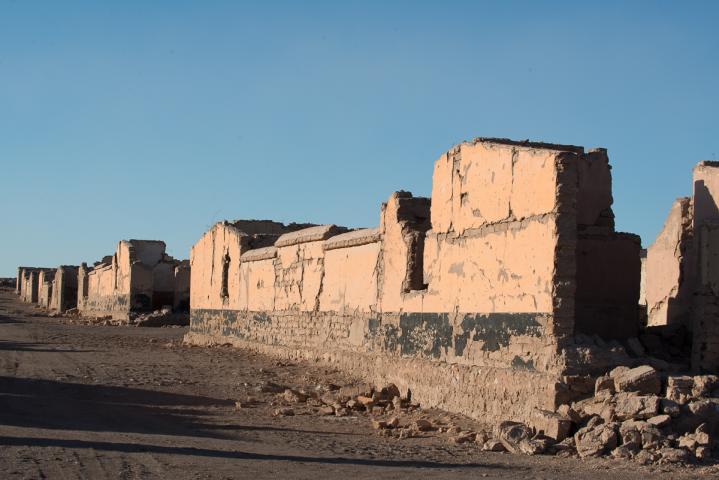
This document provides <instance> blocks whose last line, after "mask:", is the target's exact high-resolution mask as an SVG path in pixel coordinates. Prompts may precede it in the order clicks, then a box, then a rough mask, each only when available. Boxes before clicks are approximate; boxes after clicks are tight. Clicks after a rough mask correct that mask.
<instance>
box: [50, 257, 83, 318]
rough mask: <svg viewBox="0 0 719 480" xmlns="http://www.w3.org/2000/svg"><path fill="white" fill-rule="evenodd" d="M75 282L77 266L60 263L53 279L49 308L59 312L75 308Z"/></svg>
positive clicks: (76, 279)
mask: <svg viewBox="0 0 719 480" xmlns="http://www.w3.org/2000/svg"><path fill="white" fill-rule="evenodd" d="M77 282H78V267H77V266H74V265H61V266H60V267H58V269H57V270H56V271H55V278H54V280H53V285H52V297H51V299H50V306H49V308H50V309H51V310H55V311H57V312H60V313H62V312H65V311H67V310H69V309H72V308H77Z"/></svg>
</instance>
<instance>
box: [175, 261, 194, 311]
mask: <svg viewBox="0 0 719 480" xmlns="http://www.w3.org/2000/svg"><path fill="white" fill-rule="evenodd" d="M174 275H175V282H174V283H175V284H174V289H175V298H174V303H173V306H172V307H173V310H175V311H177V312H189V311H190V261H189V260H182V261H181V262H180V263H179V265H177V266H176V267H175V271H174Z"/></svg>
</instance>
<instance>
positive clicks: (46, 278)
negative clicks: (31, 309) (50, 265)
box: [37, 270, 55, 308]
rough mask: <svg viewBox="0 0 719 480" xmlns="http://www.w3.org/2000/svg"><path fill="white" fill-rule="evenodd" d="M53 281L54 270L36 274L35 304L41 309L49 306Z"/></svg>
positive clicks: (41, 271)
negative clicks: (36, 290)
mask: <svg viewBox="0 0 719 480" xmlns="http://www.w3.org/2000/svg"><path fill="white" fill-rule="evenodd" d="M54 280H55V270H40V273H39V274H38V293H37V304H38V305H39V306H41V307H43V308H48V307H49V306H50V299H51V298H52V285H53V281H54Z"/></svg>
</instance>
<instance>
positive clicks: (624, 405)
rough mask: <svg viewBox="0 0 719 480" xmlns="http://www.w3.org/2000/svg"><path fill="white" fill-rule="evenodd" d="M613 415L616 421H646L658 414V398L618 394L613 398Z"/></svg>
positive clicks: (654, 396)
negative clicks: (614, 414)
mask: <svg viewBox="0 0 719 480" xmlns="http://www.w3.org/2000/svg"><path fill="white" fill-rule="evenodd" d="M614 401H615V413H616V417H617V419H618V420H629V419H636V418H640V419H647V418H651V417H654V416H656V415H657V413H659V397H657V396H656V395H637V394H636V393H634V392H632V393H625V392H620V393H617V394H616V395H615V396H614Z"/></svg>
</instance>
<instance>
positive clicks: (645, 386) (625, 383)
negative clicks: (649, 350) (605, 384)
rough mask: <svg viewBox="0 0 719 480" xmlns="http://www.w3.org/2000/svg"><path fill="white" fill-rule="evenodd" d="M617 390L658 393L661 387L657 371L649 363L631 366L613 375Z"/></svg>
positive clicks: (646, 393)
mask: <svg viewBox="0 0 719 480" xmlns="http://www.w3.org/2000/svg"><path fill="white" fill-rule="evenodd" d="M614 387H615V388H616V391H617V392H637V393H640V394H645V395H648V394H654V395H658V394H659V392H660V391H661V388H662V383H661V378H660V377H659V372H657V371H656V370H655V369H654V368H653V367H650V366H649V365H642V366H640V367H636V368H632V369H629V370H627V371H624V372H623V373H620V374H618V375H616V376H615V377H614Z"/></svg>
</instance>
